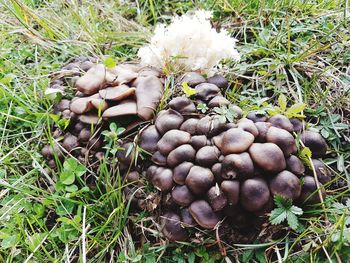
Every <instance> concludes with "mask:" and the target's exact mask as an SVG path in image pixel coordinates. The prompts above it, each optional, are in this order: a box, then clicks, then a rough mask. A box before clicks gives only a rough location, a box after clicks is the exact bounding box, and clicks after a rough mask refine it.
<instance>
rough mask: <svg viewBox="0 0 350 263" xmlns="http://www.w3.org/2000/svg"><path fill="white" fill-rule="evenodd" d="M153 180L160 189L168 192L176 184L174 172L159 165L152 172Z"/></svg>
mask: <svg viewBox="0 0 350 263" xmlns="http://www.w3.org/2000/svg"><path fill="white" fill-rule="evenodd" d="M151 182H152V184H153V185H154V187H156V188H157V189H158V190H160V191H162V192H168V191H170V190H171V189H172V188H173V186H174V182H173V172H172V171H171V170H170V169H167V168H163V167H158V168H157V169H156V170H155V171H153V173H151Z"/></svg>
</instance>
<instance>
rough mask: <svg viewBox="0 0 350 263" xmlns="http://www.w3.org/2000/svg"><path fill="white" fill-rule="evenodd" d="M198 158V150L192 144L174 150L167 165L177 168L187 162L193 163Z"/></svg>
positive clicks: (168, 158)
mask: <svg viewBox="0 0 350 263" xmlns="http://www.w3.org/2000/svg"><path fill="white" fill-rule="evenodd" d="M195 156H196V150H195V149H194V148H193V147H192V146H191V145H190V144H183V145H181V146H179V147H177V148H175V149H174V150H172V151H171V152H170V153H169V155H168V157H167V164H168V165H169V166H170V167H175V166H177V165H179V164H180V163H182V162H185V161H189V162H191V161H193V160H194V158H195Z"/></svg>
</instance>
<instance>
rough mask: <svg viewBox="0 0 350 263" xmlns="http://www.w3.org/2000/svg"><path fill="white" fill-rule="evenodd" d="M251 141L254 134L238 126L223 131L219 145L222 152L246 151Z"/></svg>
mask: <svg viewBox="0 0 350 263" xmlns="http://www.w3.org/2000/svg"><path fill="white" fill-rule="evenodd" d="M253 142H254V136H253V135H252V134H251V133H249V132H246V131H243V130H242V129H240V128H232V129H229V130H228V131H226V132H225V133H224V135H223V137H222V141H221V145H220V146H221V151H222V153H223V154H230V153H241V152H244V151H246V150H247V149H248V148H249V147H250V146H251V145H252V143H253ZM218 147H219V146H218Z"/></svg>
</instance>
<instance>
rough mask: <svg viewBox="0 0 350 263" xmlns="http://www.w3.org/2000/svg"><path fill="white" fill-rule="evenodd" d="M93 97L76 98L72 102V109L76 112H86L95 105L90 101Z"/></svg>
mask: <svg viewBox="0 0 350 263" xmlns="http://www.w3.org/2000/svg"><path fill="white" fill-rule="evenodd" d="M90 100H91V98H89V97H83V98H75V99H73V100H72V102H71V104H70V110H71V111H72V112H74V113H76V114H83V113H85V112H88V111H91V110H92V109H93V108H94V106H93V105H92V104H91V103H90Z"/></svg>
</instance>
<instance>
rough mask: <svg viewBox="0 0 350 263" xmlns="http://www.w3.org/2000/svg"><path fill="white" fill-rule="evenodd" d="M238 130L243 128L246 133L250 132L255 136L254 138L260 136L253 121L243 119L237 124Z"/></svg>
mask: <svg viewBox="0 0 350 263" xmlns="http://www.w3.org/2000/svg"><path fill="white" fill-rule="evenodd" d="M237 125H238V128H241V129H242V130H244V131H247V132H250V133H251V134H253V135H254V137H257V136H258V135H259V131H258V129H257V128H256V126H255V125H254V122H253V121H252V120H249V119H247V118H242V119H240V120H239V121H238V122H237Z"/></svg>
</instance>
